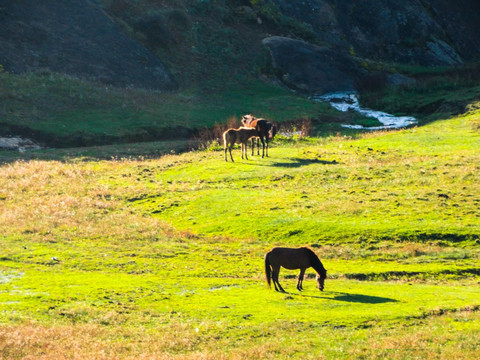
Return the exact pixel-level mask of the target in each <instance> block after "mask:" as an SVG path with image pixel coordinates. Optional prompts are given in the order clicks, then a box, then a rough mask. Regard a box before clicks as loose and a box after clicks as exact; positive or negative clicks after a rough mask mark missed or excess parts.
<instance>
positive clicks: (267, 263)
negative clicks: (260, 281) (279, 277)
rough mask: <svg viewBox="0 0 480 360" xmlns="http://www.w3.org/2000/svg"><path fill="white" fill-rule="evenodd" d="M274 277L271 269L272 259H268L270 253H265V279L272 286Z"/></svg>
mask: <svg viewBox="0 0 480 360" xmlns="http://www.w3.org/2000/svg"><path fill="white" fill-rule="evenodd" d="M271 278H272V270H271V269H270V261H269V260H268V253H267V254H266V255H265V279H266V280H267V284H268V286H271V284H270V280H271Z"/></svg>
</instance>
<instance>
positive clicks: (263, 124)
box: [242, 114, 277, 158]
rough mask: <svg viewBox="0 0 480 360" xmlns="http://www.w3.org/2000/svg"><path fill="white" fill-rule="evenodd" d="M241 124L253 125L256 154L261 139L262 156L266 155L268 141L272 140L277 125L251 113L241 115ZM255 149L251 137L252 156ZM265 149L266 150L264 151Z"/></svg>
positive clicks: (258, 152) (258, 153)
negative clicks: (255, 131)
mask: <svg viewBox="0 0 480 360" xmlns="http://www.w3.org/2000/svg"><path fill="white" fill-rule="evenodd" d="M242 124H243V126H249V127H253V128H255V129H256V130H257V133H258V135H257V136H256V138H257V155H260V143H259V141H262V146H263V151H262V158H263V157H264V156H265V152H266V155H267V157H268V143H269V141H270V140H273V138H274V137H275V134H276V133H277V127H276V126H275V125H274V124H272V123H271V122H269V121H267V120H265V119H257V118H256V117H254V116H253V115H250V114H249V115H243V117H242ZM254 149H255V139H253V138H252V156H253V151H254ZM265 149H266V151H265Z"/></svg>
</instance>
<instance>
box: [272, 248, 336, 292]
mask: <svg viewBox="0 0 480 360" xmlns="http://www.w3.org/2000/svg"><path fill="white" fill-rule="evenodd" d="M280 266H283V267H284V268H285V269H289V270H294V269H300V275H298V283H297V289H298V290H303V288H302V282H303V276H304V275H305V270H306V269H307V268H309V267H312V268H313V269H314V270H315V271H316V272H317V286H318V288H319V289H320V290H321V291H323V289H324V284H325V279H326V277H327V270H326V269H325V268H324V267H323V264H322V262H321V261H320V259H319V258H318V256H317V255H315V253H314V252H313V251H312V250H310V249H309V248H306V247H301V248H295V249H292V248H283V247H276V248H273V249H272V250H270V251H269V252H268V253H266V254H265V277H266V279H267V283H268V286H270V279H272V280H273V285H274V286H275V290H276V291H281V292H285V290H283V288H282V286H281V285H280V283H279V282H278V275H279V273H280ZM277 285H278V287H277Z"/></svg>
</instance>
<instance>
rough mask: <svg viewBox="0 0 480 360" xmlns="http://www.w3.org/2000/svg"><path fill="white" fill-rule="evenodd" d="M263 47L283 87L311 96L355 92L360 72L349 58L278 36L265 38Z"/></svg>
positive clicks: (303, 42)
mask: <svg viewBox="0 0 480 360" xmlns="http://www.w3.org/2000/svg"><path fill="white" fill-rule="evenodd" d="M263 44H265V45H266V46H267V48H268V49H269V50H270V54H271V57H272V65H273V68H274V71H275V73H276V74H277V76H278V77H279V79H280V80H281V81H282V82H283V83H284V84H285V85H286V86H288V87H290V88H292V89H295V90H298V91H302V92H305V93H310V94H312V93H315V94H324V93H329V92H338V91H352V90H354V83H355V79H356V77H357V76H358V75H359V69H358V67H357V65H356V63H355V62H354V61H353V59H352V58H351V57H350V56H349V55H347V54H345V53H343V52H341V51H336V50H333V49H331V48H328V47H325V46H316V45H312V44H310V43H307V42H305V41H301V40H294V39H290V38H286V37H280V36H272V37H268V38H265V39H264V40H263Z"/></svg>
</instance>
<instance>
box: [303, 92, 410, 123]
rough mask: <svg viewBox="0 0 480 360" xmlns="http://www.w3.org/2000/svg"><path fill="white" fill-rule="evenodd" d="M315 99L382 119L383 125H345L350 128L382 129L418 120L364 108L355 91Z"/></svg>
mask: <svg viewBox="0 0 480 360" xmlns="http://www.w3.org/2000/svg"><path fill="white" fill-rule="evenodd" d="M312 99H313V100H315V101H325V102H328V103H330V105H331V106H332V107H334V108H335V109H337V110H339V111H343V112H346V111H351V110H353V111H356V112H358V113H360V114H362V115H364V116H367V117H372V118H375V119H377V120H378V121H380V122H381V123H382V124H383V125H382V126H371V127H365V126H362V125H347V124H343V125H342V126H343V127H346V128H350V129H366V130H382V129H398V128H403V127H406V126H409V125H412V124H416V123H417V120H416V119H415V118H414V117H411V116H394V115H390V114H387V113H385V112H382V111H377V110H371V109H364V108H362V107H361V106H360V103H359V102H358V97H357V94H356V93H355V92H338V93H331V94H326V95H321V96H312Z"/></svg>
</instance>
